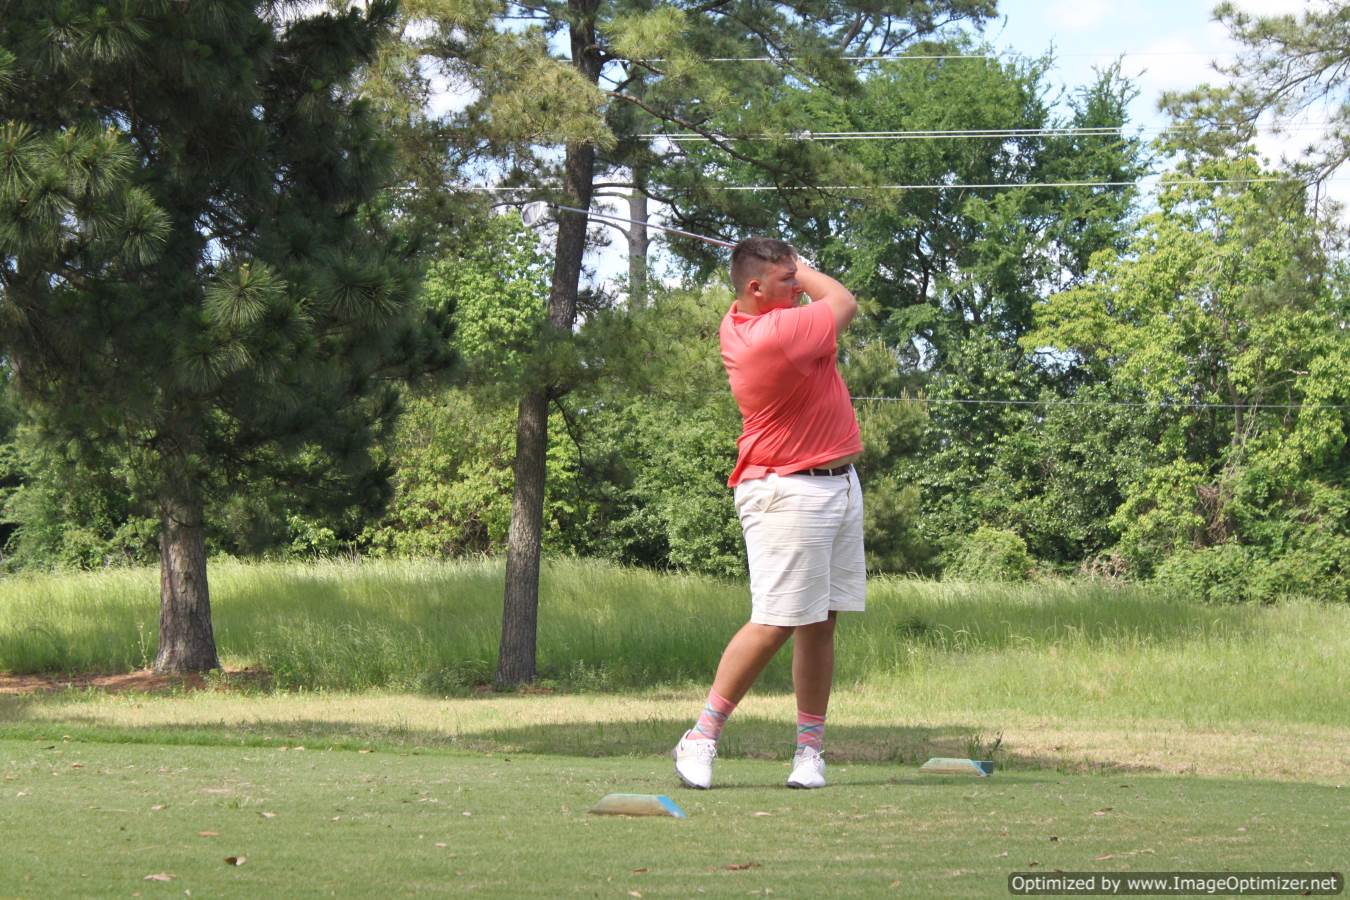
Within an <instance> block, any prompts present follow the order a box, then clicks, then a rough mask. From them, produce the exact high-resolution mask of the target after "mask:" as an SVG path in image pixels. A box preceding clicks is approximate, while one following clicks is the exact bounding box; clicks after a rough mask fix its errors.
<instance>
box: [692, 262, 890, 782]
mask: <svg viewBox="0 0 1350 900" xmlns="http://www.w3.org/2000/svg"><path fill="white" fill-rule="evenodd" d="M731 283H732V287H733V288H735V291H736V300H735V302H734V303H732V306H731V309H730V310H729V311H728V312H727V314H726V316H725V317H724V318H723V319H722V326H721V329H720V337H721V344H722V361H723V363H724V364H725V365H726V369H727V378H728V379H729V380H730V382H731V393H732V395H733V396H734V397H735V398H736V403H737V405H739V406H740V409H741V416H742V418H743V420H744V426H743V429H742V432H741V436H740V439H739V440H738V441H737V447H738V448H739V453H738V457H737V460H736V468H735V469H734V470H733V471H732V473H731V478H730V479H729V481H728V484H729V485H730V486H731V487H733V488H735V499H736V514H737V516H739V517H740V520H741V529H742V530H743V531H744V532H745V549H746V553H747V555H748V557H749V562H750V601H751V613H750V621H749V622H748V623H746V624H745V625H744V626H742V627H741V629H740V630H739V631H738V632H736V634H735V636H733V637H732V639H731V641H730V643H728V644H727V648H726V650H725V651H723V653H722V661H721V662H720V663H719V664H718V666H717V675H716V677H715V678H714V680H713V684H712V690H711V691H709V693H708V702H707V705H706V706H705V707H704V708H703V714H702V715H700V716H699V718H698V722H697V723H696V724H695V725H694V727H693V728H692V729H690V730H689V731H687V732H685V735H684V737H683V738H681V739H680V742H679V744H677V745H676V747H675V750H674V756H675V774H676V775H678V776H679V778H680V780H681V781H682V782H684V783H685V784H686V785H688V786H689V787H693V788H709V787H711V786H712V767H713V760H714V759H716V757H717V740H718V738H719V737H720V735H721V733H722V726H723V725H724V724H726V720H727V717H728V716H729V715H731V712H732V710H734V709H735V708H736V704H737V703H739V702H740V700H741V698H742V697H744V696H745V693H746V691H748V690H749V689H750V685H752V684H754V682H755V679H756V678H757V677H758V676H759V673H760V672H762V671H763V670H764V667H765V666H766V665H767V664H768V662H769V660H770V659H772V658H773V656H774V654H775V653H777V652H778V650H779V649H780V648H781V647H782V646H783V645H784V644H786V643H787V642H788V639H789V638H792V639H793V642H792V683H793V687H794V689H795V692H796V695H797V750H796V753H795V755H794V757H793V760H792V774H791V775H789V776H788V781H787V784H788V787H793V788H818V787H824V786H825V761H824V759H823V758H822V757H821V739H822V738H823V736H824V732H825V711H826V708H827V707H828V706H829V702H830V686H831V683H832V681H833V678H834V626H835V617H836V614H837V613H838V612H840V611H849V612H862V610H863V607H864V603H865V595H866V583H865V582H866V566H865V564H864V561H863V506H862V490H861V488H860V486H859V484H858V476H857V474H856V473H855V472H854V471H853V466H852V463H853V462H854V461H855V460H857V459H858V457H859V456H860V455H861V452H862V441H861V440H860V438H859V435H858V419H857V417H856V416H855V415H854V414H853V404H852V403H851V402H850V400H849V393H848V388H846V387H845V386H844V380H843V379H842V378H840V376H839V368H838V366H837V365H836V360H835V357H836V352H837V351H836V344H837V339H838V335H839V333H840V332H842V331H843V330H844V329H845V328H847V327H848V324H849V322H851V321H852V320H853V316H854V314H855V313H856V312H857V309H858V304H857V302H856V301H855V300H854V299H853V295H852V294H850V293H849V292H848V291H847V290H846V289H845V288H844V286H843V285H841V284H840V283H839V282H837V281H835V280H834V279H833V278H831V277H829V276H828V275H824V274H822V273H820V272H817V271H815V270H814V269H812V268H811V267H810V266H808V265H807V264H806V263H805V262H803V261H802V260H801V259H799V258H798V257H797V254H796V251H795V250H793V248H792V246H791V245H790V244H786V243H784V242H783V241H776V240H772V239H769V238H749V239H747V240H744V241H741V242H740V243H739V244H737V245H736V247H735V249H734V250H733V251H732V254H731ZM803 292H805V293H806V295H807V296H808V297H810V298H811V302H810V303H808V304H806V305H800V299H801V295H802V293H803Z"/></svg>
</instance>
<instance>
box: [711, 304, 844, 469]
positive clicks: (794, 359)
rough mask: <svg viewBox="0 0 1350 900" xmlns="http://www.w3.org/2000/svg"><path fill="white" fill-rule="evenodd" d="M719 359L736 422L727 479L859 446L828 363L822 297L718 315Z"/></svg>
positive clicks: (806, 463) (830, 333) (828, 318)
mask: <svg viewBox="0 0 1350 900" xmlns="http://www.w3.org/2000/svg"><path fill="white" fill-rule="evenodd" d="M719 337H720V338H721V344H722V363H723V364H724V365H725V366H726V368H727V379H728V381H730V382H731V394H732V396H733V397H735V398H736V404H737V405H738V406H739V407H740V408H741V418H742V419H743V420H744V423H745V424H744V427H743V428H742V431H741V436H740V438H739V439H738V440H737V441H736V446H737V448H738V450H739V454H738V456H737V459H736V468H735V469H734V470H732V473H731V478H729V479H728V480H727V484H729V485H730V486H732V487H735V486H736V485H738V484H740V483H741V482H742V481H745V480H747V479H751V478H763V477H764V476H765V475H767V474H769V473H770V472H777V473H779V474H781V475H789V474H791V473H793V472H799V471H801V470H802V469H809V468H812V467H814V466H818V465H820V464H821V463H825V462H829V461H830V460H834V459H838V458H839V457H841V456H848V455H850V454H853V453H857V452H859V451H860V450H862V439H861V437H860V436H859V434H858V417H857V416H856V415H854V413H853V403H852V401H851V400H850V399H849V394H848V388H847V387H846V386H845V385H844V379H843V378H841V377H839V367H838V366H837V365H836V364H835V355H836V349H835V331H834V313H833V312H832V311H831V310H830V307H829V306H828V305H826V304H824V303H809V304H807V305H806V306H794V307H791V308H788V309H772V310H769V311H768V312H765V313H761V314H760V315H757V316H750V315H745V314H744V313H741V312H739V311H737V309H736V304H735V303H733V304H732V305H731V309H729V310H728V311H727V314H726V315H725V316H724V317H723V318H722V327H721V328H720V329H719Z"/></svg>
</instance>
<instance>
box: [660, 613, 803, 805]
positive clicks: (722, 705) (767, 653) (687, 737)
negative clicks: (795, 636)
mask: <svg viewBox="0 0 1350 900" xmlns="http://www.w3.org/2000/svg"><path fill="white" fill-rule="evenodd" d="M791 636H792V629H791V628H784V627H779V626H776V625H757V624H755V623H754V622H747V623H746V624H745V625H743V626H741V630H740V631H738V632H736V634H735V635H734V636H733V637H732V638H731V640H730V641H729V642H728V643H727V648H726V649H725V650H723V651H722V661H721V662H720V663H718V665H717V675H716V677H715V678H714V679H713V686H712V690H711V691H709V692H708V703H707V705H706V706H704V708H703V714H702V715H701V716H699V718H698V722H696V723H695V724H694V727H693V728H691V729H690V730H689V731H686V732H685V734H684V737H682V738H681V739H680V742H679V743H678V744H676V745H675V750H674V756H675V774H676V775H678V776H679V777H680V780H681V781H683V782H684V783H685V784H686V785H688V786H689V787H693V788H709V787H712V764H713V760H714V759H715V758H716V757H717V739H718V737H720V736H721V733H722V725H723V724H724V723H725V722H726V720H727V716H729V715H731V711H732V710H733V709H735V708H736V704H737V703H739V702H740V700H741V698H742V697H744V696H745V693H746V691H748V690H750V685H752V684H754V683H755V679H756V678H758V677H759V673H760V672H762V671H764V667H765V666H766V665H768V664H769V660H771V659H773V655H774V654H775V653H777V652H778V650H779V649H780V648H781V647H782V646H783V644H785V643H787V639H788V638H789V637H791Z"/></svg>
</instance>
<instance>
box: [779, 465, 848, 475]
mask: <svg viewBox="0 0 1350 900" xmlns="http://www.w3.org/2000/svg"><path fill="white" fill-rule="evenodd" d="M851 468H853V467H852V466H836V467H835V468H833V469H802V470H801V471H800V472H793V473H792V474H793V475H847V474H848V470H849V469H851Z"/></svg>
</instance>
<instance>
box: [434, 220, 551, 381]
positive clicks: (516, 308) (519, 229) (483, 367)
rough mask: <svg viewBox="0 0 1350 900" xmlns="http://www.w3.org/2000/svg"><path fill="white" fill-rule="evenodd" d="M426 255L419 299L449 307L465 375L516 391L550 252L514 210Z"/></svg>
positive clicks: (540, 306) (545, 286)
mask: <svg viewBox="0 0 1350 900" xmlns="http://www.w3.org/2000/svg"><path fill="white" fill-rule="evenodd" d="M475 224H477V225H478V227H477V228H475V229H474V230H473V231H472V232H471V233H469V234H466V235H465V236H464V238H463V240H462V243H461V244H460V246H459V247H458V248H457V249H456V250H455V251H453V252H452V253H451V254H449V255H447V256H446V257H445V258H443V259H439V260H437V261H435V262H434V263H432V265H431V267H430V269H429V270H428V272H427V275H426V280H425V282H424V284H423V301H424V302H425V303H426V304H427V305H428V306H429V307H430V308H432V309H434V310H437V311H438V312H441V313H442V314H452V315H453V319H454V324H455V346H456V348H457V349H458V352H459V354H460V356H461V358H462V360H463V362H464V365H465V367H466V369H467V371H468V374H469V376H470V378H472V379H473V380H474V381H475V382H478V383H486V384H493V383H495V384H498V385H500V386H501V387H503V388H505V389H507V390H510V389H512V388H514V389H515V391H513V393H514V392H518V391H519V390H520V388H521V387H523V383H524V381H523V379H524V376H525V375H526V372H527V369H528V368H529V366H528V363H529V362H530V357H531V354H532V353H534V351H535V350H536V348H537V344H538V342H539V337H540V328H541V326H542V325H543V323H544V321H545V313H546V311H547V302H548V291H549V276H550V274H551V270H552V260H551V259H549V257H548V256H546V255H545V254H544V252H543V250H542V249H541V247H540V245H539V239H538V236H537V235H536V234H535V233H534V232H533V231H531V230H530V229H528V228H526V227H525V226H524V225H523V224H522V223H521V222H520V219H519V218H518V217H516V216H514V215H500V216H492V217H489V218H488V219H486V220H485V221H482V222H479V223H475Z"/></svg>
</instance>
